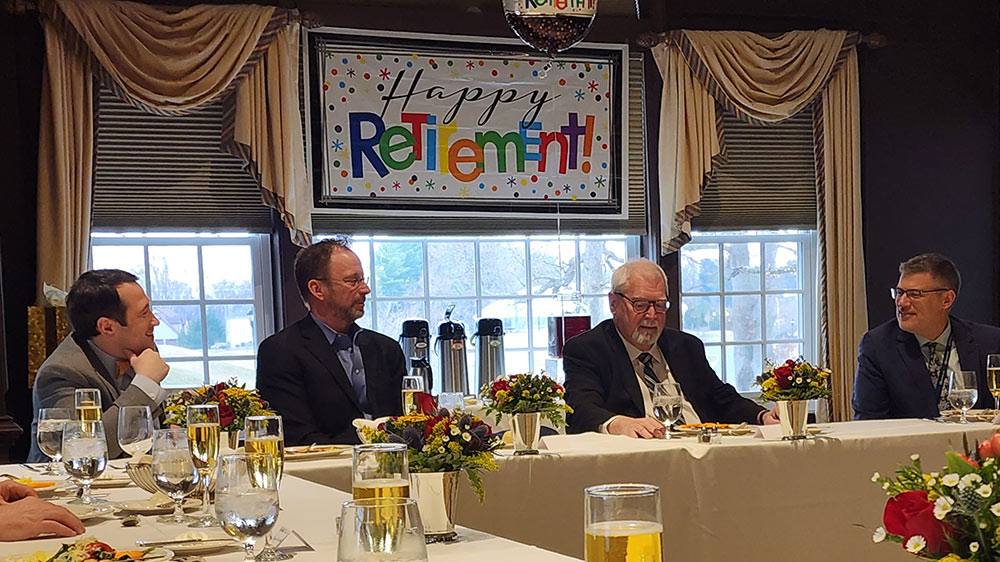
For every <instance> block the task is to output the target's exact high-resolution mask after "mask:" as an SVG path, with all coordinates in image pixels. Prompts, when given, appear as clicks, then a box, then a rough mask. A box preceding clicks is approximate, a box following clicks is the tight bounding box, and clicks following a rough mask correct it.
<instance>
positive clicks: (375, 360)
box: [257, 239, 406, 445]
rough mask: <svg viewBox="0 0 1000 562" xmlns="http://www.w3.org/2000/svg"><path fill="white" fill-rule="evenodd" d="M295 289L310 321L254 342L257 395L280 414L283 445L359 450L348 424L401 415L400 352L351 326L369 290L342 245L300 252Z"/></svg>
mask: <svg viewBox="0 0 1000 562" xmlns="http://www.w3.org/2000/svg"><path fill="white" fill-rule="evenodd" d="M295 282H296V284H297V285H298V288H299V293H300V294H301V295H302V299H303V300H304V301H305V302H306V305H307V306H308V307H309V314H307V315H306V316H305V317H304V318H302V319H301V320H299V321H298V322H296V323H295V324H292V325H291V326H289V327H287V328H285V329H284V330H282V331H280V332H278V333H276V334H274V335H273V336H271V337H269V338H267V339H266V340H264V341H263V342H261V344H260V349H259V350H258V352H257V388H258V389H259V390H260V394H261V397H263V398H264V399H265V400H267V401H268V403H269V405H270V407H271V408H272V409H274V410H276V411H277V412H278V413H279V414H281V417H282V421H283V424H284V431H285V443H286V444H287V445H309V444H311V443H358V442H359V440H358V436H357V433H356V431H355V429H354V426H353V425H352V424H351V422H352V421H353V420H355V419H357V418H368V419H372V418H377V417H381V416H393V415H400V414H402V412H403V406H402V395H401V393H400V389H401V388H402V384H403V375H404V373H405V371H406V367H405V363H404V361H403V350H402V349H401V348H400V347H399V344H398V343H397V342H396V340H394V339H392V338H389V337H387V336H384V335H382V334H379V333H377V332H373V331H371V330H365V329H362V328H361V327H360V326H358V325H357V324H356V323H355V321H356V320H357V319H358V318H361V316H362V315H364V313H365V297H366V295H368V293H370V292H371V290H370V289H369V288H368V283H367V280H366V279H365V277H364V271H363V270H362V268H361V261H360V260H359V259H358V256H357V255H355V254H354V252H352V251H351V250H350V249H349V248H348V247H347V245H346V242H345V241H343V240H339V239H329V240H323V241H322V242H317V243H316V244H313V245H312V246H309V247H308V248H305V249H303V250H301V251H300V252H299V254H298V255H297V256H296V258H295Z"/></svg>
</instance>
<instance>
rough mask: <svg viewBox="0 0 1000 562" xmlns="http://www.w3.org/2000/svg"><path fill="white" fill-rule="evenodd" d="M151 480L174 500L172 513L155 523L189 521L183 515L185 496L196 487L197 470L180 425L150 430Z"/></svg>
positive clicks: (191, 519) (188, 518) (159, 518)
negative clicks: (151, 451)
mask: <svg viewBox="0 0 1000 562" xmlns="http://www.w3.org/2000/svg"><path fill="white" fill-rule="evenodd" d="M152 469H153V482H154V483H155V484H156V487H157V488H159V489H160V491H162V492H163V493H164V494H166V495H168V496H170V499H172V500H174V512H173V514H171V515H162V516H160V517H158V518H157V519H156V521H157V522H158V523H177V524H180V523H188V522H190V521H193V520H194V519H193V518H192V517H188V516H187V515H184V497H185V496H187V495H189V494H190V493H191V492H193V491H194V490H195V489H196V488H197V487H198V481H199V480H200V477H199V472H198V469H197V468H195V466H194V461H193V460H192V459H191V451H190V450H189V449H188V441H187V433H186V432H185V431H184V429H183V428H172V429H157V430H156V431H154V432H153V464H152Z"/></svg>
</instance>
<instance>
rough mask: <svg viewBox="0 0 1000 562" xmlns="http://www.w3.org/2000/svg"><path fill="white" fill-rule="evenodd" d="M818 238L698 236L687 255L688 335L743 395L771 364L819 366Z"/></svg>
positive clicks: (684, 315) (797, 234) (684, 300)
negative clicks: (807, 362) (798, 362)
mask: <svg viewBox="0 0 1000 562" xmlns="http://www.w3.org/2000/svg"><path fill="white" fill-rule="evenodd" d="M815 256H816V233H815V231H742V232H727V233H721V232H720V233H704V232H702V233H697V232H696V233H695V234H694V235H693V236H692V238H691V242H690V243H688V244H687V245H685V246H684V247H683V248H681V252H680V276H681V329H682V330H684V331H686V332H689V333H692V334H694V335H696V336H698V337H699V338H701V340H702V341H703V342H705V353H706V354H707V355H708V362H709V363H710V364H711V365H712V368H713V369H715V372H716V373H717V374H718V375H719V377H720V378H722V380H724V381H726V382H728V383H730V384H732V385H733V386H734V387H736V390H738V391H740V392H746V393H752V392H758V390H756V389H755V388H754V387H753V381H754V379H755V378H756V377H757V375H759V374H760V373H761V371H762V370H763V367H764V360H765V359H770V360H771V361H773V362H775V363H778V362H782V361H784V360H786V359H794V358H796V357H798V356H799V355H802V356H803V357H805V358H806V359H807V360H810V361H814V360H816V354H817V340H818V333H817V332H818V328H817V322H816V315H817V312H816V310H817V306H816V302H817V289H816V257H815Z"/></svg>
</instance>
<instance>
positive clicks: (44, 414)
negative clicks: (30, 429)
mask: <svg viewBox="0 0 1000 562" xmlns="http://www.w3.org/2000/svg"><path fill="white" fill-rule="evenodd" d="M71 419H73V418H72V414H70V411H69V408H41V409H40V410H38V433H37V435H36V437H37V440H38V448H39V449H41V451H42V452H43V453H45V455H46V456H48V457H49V464H48V466H46V467H45V472H43V473H42V474H44V475H46V476H58V475H59V474H60V472H59V469H58V466H59V462H60V461H62V439H63V425H65V423H66V422H68V421H70V420H71Z"/></svg>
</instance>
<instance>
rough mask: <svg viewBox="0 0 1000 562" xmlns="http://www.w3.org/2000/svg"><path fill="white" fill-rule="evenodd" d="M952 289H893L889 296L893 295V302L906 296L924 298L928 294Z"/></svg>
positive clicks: (890, 290)
mask: <svg viewBox="0 0 1000 562" xmlns="http://www.w3.org/2000/svg"><path fill="white" fill-rule="evenodd" d="M950 290H951V289H948V288H944V289H902V288H900V287H893V288H891V289H889V294H890V295H892V300H897V299H899V297H901V296H903V295H906V296H907V297H909V298H911V299H919V298H923V297H924V295H925V294H927V293H940V292H941V291H950Z"/></svg>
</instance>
